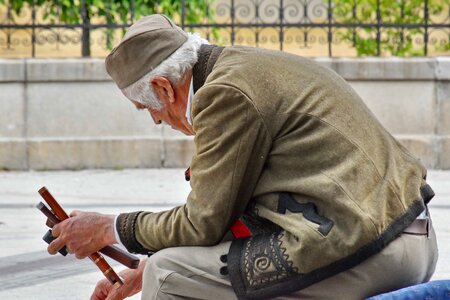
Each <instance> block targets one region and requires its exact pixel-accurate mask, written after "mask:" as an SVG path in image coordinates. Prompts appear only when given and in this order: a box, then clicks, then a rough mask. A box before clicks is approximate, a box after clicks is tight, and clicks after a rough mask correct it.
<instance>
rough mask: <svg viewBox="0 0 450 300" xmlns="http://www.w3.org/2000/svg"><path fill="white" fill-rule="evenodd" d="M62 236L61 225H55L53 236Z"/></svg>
mask: <svg viewBox="0 0 450 300" xmlns="http://www.w3.org/2000/svg"><path fill="white" fill-rule="evenodd" d="M60 234H61V224H59V223H58V224H55V225H54V226H53V228H52V235H53V236H54V237H58V236H59V235H60Z"/></svg>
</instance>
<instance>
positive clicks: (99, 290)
mask: <svg viewBox="0 0 450 300" xmlns="http://www.w3.org/2000/svg"><path fill="white" fill-rule="evenodd" d="M109 289H111V283H109V281H108V280H106V279H102V280H100V281H99V282H98V283H97V285H96V286H95V289H94V292H93V293H92V296H91V300H104V299H106V297H107V296H108V291H109Z"/></svg>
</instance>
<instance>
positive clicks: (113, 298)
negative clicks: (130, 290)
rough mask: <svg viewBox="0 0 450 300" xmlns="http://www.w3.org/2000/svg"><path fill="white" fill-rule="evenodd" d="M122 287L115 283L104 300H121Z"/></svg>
mask: <svg viewBox="0 0 450 300" xmlns="http://www.w3.org/2000/svg"><path fill="white" fill-rule="evenodd" d="M121 287H122V285H121V284H120V283H118V282H116V283H115V284H114V285H113V287H112V289H111V290H110V291H109V293H108V297H106V300H122V299H123V298H124V297H123V295H122V289H121Z"/></svg>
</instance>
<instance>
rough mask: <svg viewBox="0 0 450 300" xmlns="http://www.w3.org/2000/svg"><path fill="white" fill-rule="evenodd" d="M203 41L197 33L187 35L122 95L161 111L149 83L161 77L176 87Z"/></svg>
mask: <svg viewBox="0 0 450 300" xmlns="http://www.w3.org/2000/svg"><path fill="white" fill-rule="evenodd" d="M202 42H203V40H202V38H201V37H200V35H199V34H198V33H188V39H187V41H186V42H184V44H183V45H181V47H180V48H178V49H177V50H176V51H175V52H174V53H172V54H171V55H170V56H169V57H168V58H166V59H165V60H164V61H163V62H162V63H160V64H159V65H158V66H157V67H156V68H155V69H153V70H151V71H150V72H148V73H147V74H145V75H144V76H142V77H141V78H140V79H139V80H137V81H136V82H134V83H132V84H130V85H129V86H127V87H125V88H123V89H122V93H123V94H124V95H125V97H127V98H128V99H130V100H133V101H136V102H139V103H140V104H142V105H144V106H145V107H148V108H152V109H156V110H161V109H162V108H163V107H164V104H163V103H162V102H161V100H159V99H158V97H157V96H156V94H155V92H154V91H153V88H152V87H151V85H150V82H151V80H152V79H153V78H155V77H156V76H163V77H166V78H167V79H169V81H170V82H171V83H172V84H174V85H178V84H180V83H181V81H182V80H183V79H184V77H185V75H186V72H187V71H188V70H190V69H192V68H193V67H194V64H195V63H196V62H197V60H198V55H197V51H198V50H199V49H200V46H201V44H202Z"/></svg>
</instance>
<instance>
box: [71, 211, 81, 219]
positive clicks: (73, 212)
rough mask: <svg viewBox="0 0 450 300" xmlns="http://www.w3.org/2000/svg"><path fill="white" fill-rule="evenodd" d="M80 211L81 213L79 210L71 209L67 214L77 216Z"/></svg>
mask: <svg viewBox="0 0 450 300" xmlns="http://www.w3.org/2000/svg"><path fill="white" fill-rule="evenodd" d="M80 213H81V211H79V210H74V211H72V212H71V213H70V214H69V216H70V217H75V216H78V215H79V214H80Z"/></svg>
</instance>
